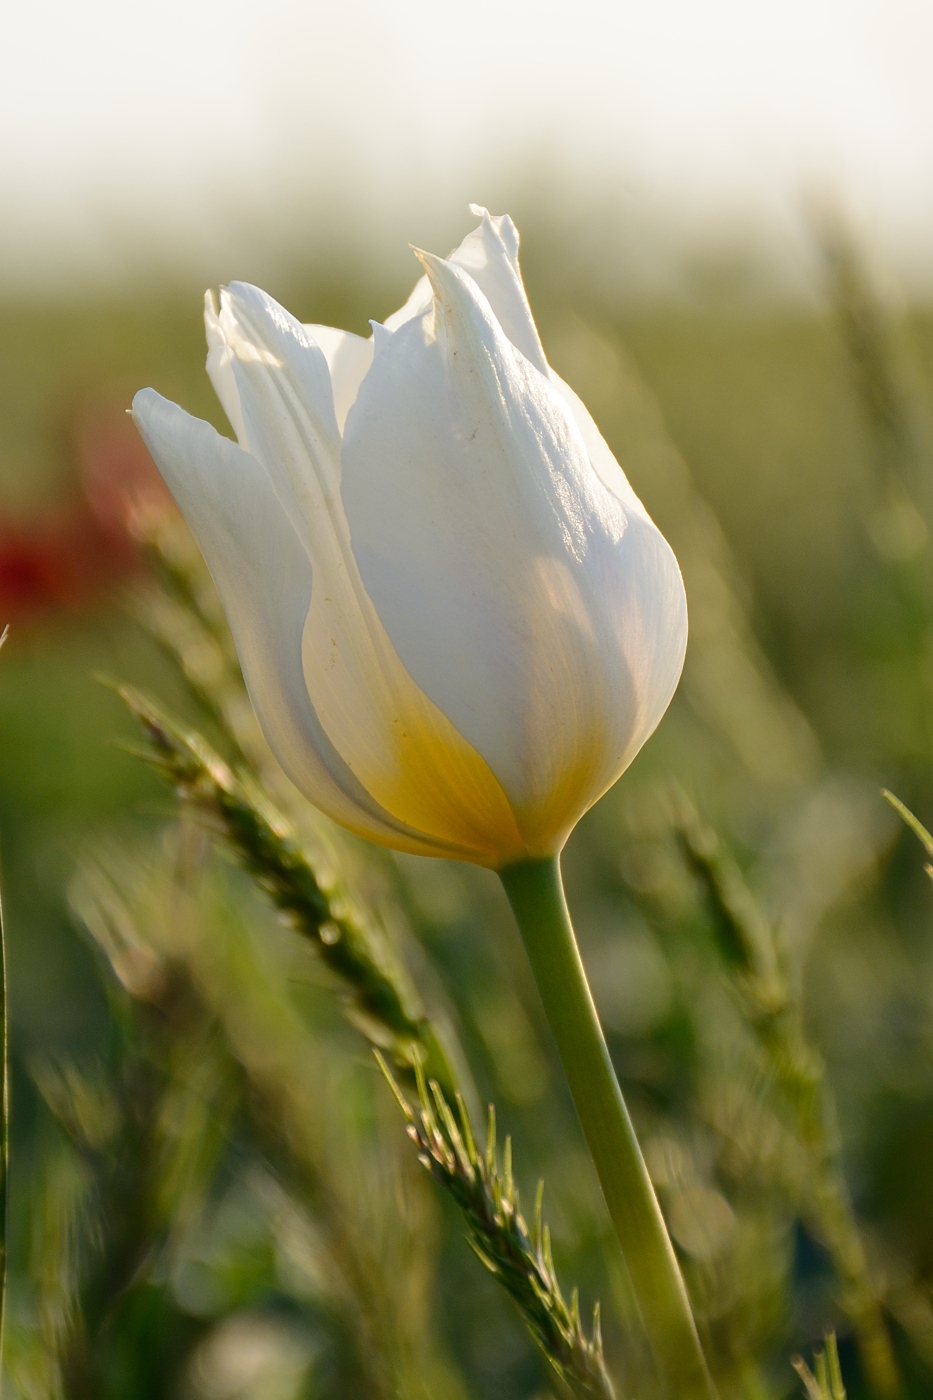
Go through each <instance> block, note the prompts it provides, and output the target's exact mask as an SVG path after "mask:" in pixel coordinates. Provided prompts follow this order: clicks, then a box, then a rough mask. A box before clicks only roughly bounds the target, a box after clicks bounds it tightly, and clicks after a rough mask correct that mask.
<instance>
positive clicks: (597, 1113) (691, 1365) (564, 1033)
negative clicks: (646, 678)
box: [499, 856, 715, 1400]
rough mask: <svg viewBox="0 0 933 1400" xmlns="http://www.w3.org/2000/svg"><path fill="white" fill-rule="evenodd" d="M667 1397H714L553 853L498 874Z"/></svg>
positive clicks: (697, 1399)
mask: <svg viewBox="0 0 933 1400" xmlns="http://www.w3.org/2000/svg"><path fill="white" fill-rule="evenodd" d="M499 878H500V879H501V880H502V883H503V885H504V887H505V892H506V894H507V895H508V898H509V903H510V904H511V906H512V910H513V912H514V914H515V918H516V921H517V923H518V927H519V929H520V930H521V935H522V938H523V940H524V943H525V948H526V950H527V952H528V958H529V961H530V962H531V967H532V971H533V972H534V976H535V981H536V982H537V984H538V991H539V993H540V995H541V1000H542V1002H543V1004H544V1010H545V1013H546V1015H547V1018H548V1022H549V1024H550V1027H551V1031H552V1033H553V1035H554V1039H555V1041H556V1042H557V1049H558V1052H559V1053H560V1057H561V1061H562V1062H563V1066H564V1072H565V1073H566V1075H567V1079H568V1081H569V1084H570V1092H571V1093H572V1095H573V1100H574V1103H575V1105H576V1109H577V1114H578V1116H579V1119H580V1125H581V1127H582V1128H583V1135H584V1137H585V1138H586V1142H587V1146H588V1147H589V1149H590V1153H591V1154H592V1157H593V1162H594V1163H595V1166H596V1171H597V1174H598V1175H599V1180H600V1184H601V1185H602V1188H603V1195H604V1196H605V1198H606V1204H607V1206H608V1207H609V1214H610V1216H611V1217H612V1223H613V1225H614V1226H615V1230H616V1234H617V1235H618V1237H619V1243H620V1245H621V1246H622V1253H623V1255H624V1257H625V1263H626V1266H627V1268H628V1272H629V1276H630V1278H631V1281H632V1287H633V1289H634V1292H635V1296H636V1298H637V1300H638V1307H639V1311H640V1313H641V1317H642V1321H643V1323H644V1327H645V1331H646V1333H647V1334H648V1338H649V1340H650V1342H651V1345H652V1348H653V1350H654V1353H655V1357H656V1360H657V1364H658V1368H659V1370H660V1373H661V1376H662V1378H663V1380H664V1382H665V1386H666V1391H667V1394H668V1396H669V1397H670V1400H675V1397H676V1400H714V1397H715V1390H714V1387H713V1383H712V1380H711V1379H710V1374H709V1371H708V1369H707V1366H706V1361H705V1359H704V1356H703V1350H702V1348H701V1346H700V1339H699V1336H698V1335H697V1329H696V1323H695V1322H694V1320H693V1314H692V1312H691V1310H690V1302H689V1300H688V1298H687V1291H686V1289H685V1287H684V1282H683V1278H682V1277H681V1273H680V1268H679V1267H678V1264H677V1259H676V1258H675V1255H674V1250H673V1247H672V1245H671V1242H670V1238H669V1236H668V1233H667V1229H666V1227H665V1224H664V1218H663V1216H662V1215H661V1209H660V1206H659V1205H658V1200H657V1197H656V1196H655V1194H654V1187H653V1186H652V1185H651V1180H650V1178H649V1176H648V1171H647V1168H646V1167H645V1162H644V1158H643V1157H642V1155H641V1149H640V1148H639V1146H638V1140H637V1138H636V1137H635V1130H634V1128H633V1127H632V1120H631V1119H630V1117H629V1114H628V1109H627V1108H626V1106H625V1100H624V1099H623V1098H622V1091H621V1089H620V1088H619V1083H618V1080H617V1079H616V1076H615V1071H614V1070H613V1068H612V1061H611V1060H610V1058H609V1051H608V1049H607V1048H606V1041H605V1038H604V1036H603V1033H602V1028H601V1027H600V1024H599V1018H598V1016H597V1014H596V1007H595V1006H594V1004H593V998H592V995H591V993H590V989H589V984H588V983H587V980H586V973H585V971H584V969H583V963H582V961H581V958H580V950H579V949H578V947H577V941H576V938H575V937H574V932H573V925H572V924H571V922H570V914H569V912H568V909H567V902H566V900H565V898H564V888H563V884H562V882H561V875H560V862H559V859H558V857H556V856H555V857H553V858H549V859H545V860H528V861H521V862H519V863H518V864H517V865H511V866H507V867H506V869H504V870H501V871H500V872H499Z"/></svg>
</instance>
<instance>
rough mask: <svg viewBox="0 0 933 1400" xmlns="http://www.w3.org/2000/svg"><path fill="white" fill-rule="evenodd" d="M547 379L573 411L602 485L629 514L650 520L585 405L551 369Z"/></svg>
mask: <svg viewBox="0 0 933 1400" xmlns="http://www.w3.org/2000/svg"><path fill="white" fill-rule="evenodd" d="M548 378H549V379H550V381H551V383H552V384H553V385H554V388H555V389H556V390H557V392H558V394H560V396H561V398H562V399H563V401H564V403H565V404H566V405H567V407H568V408H569V409H570V412H571V414H572V415H573V421H574V422H575V423H576V425H577V428H578V429H579V431H580V436H581V437H582V439H583V441H584V443H585V444H586V451H587V455H588V457H589V459H590V462H591V463H592V466H593V470H594V471H595V473H596V475H597V476H598V477H599V479H600V481H601V482H602V483H603V485H604V486H605V487H606V488H607V490H609V491H611V492H612V494H613V495H614V496H618V498H619V500H620V501H621V502H622V504H623V505H624V506H625V507H626V508H627V509H628V510H631V511H634V512H635V513H636V514H638V515H641V516H644V518H645V519H646V520H650V516H649V515H648V512H647V511H646V510H645V507H644V506H643V505H642V503H641V501H640V500H639V499H638V497H637V496H636V495H635V492H634V491H633V490H632V488H631V486H630V484H629V479H628V477H627V476H626V475H625V472H624V471H623V470H622V468H621V467H620V466H619V463H618V462H617V461H616V459H615V455H614V453H613V451H612V448H611V447H610V446H609V444H608V442H607V441H606V439H605V438H604V437H603V435H602V433H601V432H600V431H599V429H598V428H597V426H596V424H595V422H594V421H593V418H592V416H591V414H590V411H589V409H588V408H587V407H586V404H585V403H584V402H583V400H582V399H581V398H580V397H579V395H578V394H575V393H574V391H573V390H572V389H571V387H570V385H569V384H565V382H564V381H563V379H561V377H560V375H559V374H557V373H555V371H554V370H553V369H551V368H550V366H548Z"/></svg>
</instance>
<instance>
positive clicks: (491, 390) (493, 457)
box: [342, 221, 686, 853]
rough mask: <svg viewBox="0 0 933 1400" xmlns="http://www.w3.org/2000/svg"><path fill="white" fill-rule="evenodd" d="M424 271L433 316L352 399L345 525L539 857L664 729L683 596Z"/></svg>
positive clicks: (463, 312) (455, 286)
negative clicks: (654, 732)
mask: <svg viewBox="0 0 933 1400" xmlns="http://www.w3.org/2000/svg"><path fill="white" fill-rule="evenodd" d="M484 224H485V221H484ZM507 251H508V250H507V249H506V252H507ZM422 261H423V263H424V264H425V266H426V269H427V272H428V275H429V277H430V279H431V282H432V284H433V289H434V297H435V299H434V304H433V307H432V309H430V310H428V311H425V312H423V313H422V314H421V315H420V316H417V317H415V318H414V319H412V320H410V321H408V322H407V323H405V324H403V325H401V326H400V327H399V328H398V329H396V330H395V333H394V334H393V335H392V336H391V338H390V339H389V340H388V341H387V343H386V345H385V346H384V348H382V349H381V350H380V353H379V354H378V355H377V357H376V359H375V361H374V363H373V367H372V369H371V370H370V371H369V373H368V374H367V376H366V378H365V379H364V381H363V384H362V386H361V388H360V392H359V395H358V398H357V401H356V403H355V405H354V407H353V409H352V410H351V411H350V414H349V417H348V419H347V425H346V430H345V436H344V448H343V479H342V494H343V501H344V507H345V509H346V512H347V518H348V520H349V524H350V529H351V535H352V541H353V549H354V553H355V556H356V560H357V563H358V566H359V569H360V572H361V574H362V577H363V580H364V583H365V585H366V588H367V590H368V592H369V595H370V597H371V598H372V599H373V601H374V603H375V605H376V608H377V609H378V612H379V616H380V618H381V620H382V622H383V623H384V625H385V627H386V629H387V631H388V633H389V636H390V637H391V639H392V642H393V643H394V645H395V647H396V649H397V651H398V653H399V655H400V656H401V658H402V661H403V662H404V664H405V666H406V667H407V669H408V671H409V672H410V673H411V675H412V676H413V677H414V679H415V681H416V682H417V683H418V685H419V686H420V687H421V689H422V690H423V691H424V692H425V693H426V694H427V695H429V696H430V698H431V699H432V700H433V701H434V702H435V704H436V705H437V706H438V707H439V708H440V709H441V710H442V711H443V712H444V714H446V715H447V716H449V718H450V719H451V720H452V722H453V724H454V725H455V726H456V728H457V730H458V731H459V732H460V733H461V734H462V735H463V736H464V738H465V739H466V740H467V741H468V742H469V743H470V744H471V745H472V746H473V747H474V748H475V749H476V750H477V751H478V752H479V753H480V754H481V755H482V756H483V758H485V759H486V761H487V762H488V764H489V766H490V768H491V769H492V771H493V773H494V774H495V776H496V777H497V778H498V780H499V781H500V783H501V784H502V787H503V788H504V790H505V792H506V794H507V796H508V798H509V800H510V802H511V804H512V807H513V810H514V811H515V812H516V816H517V817H518V821H519V826H520V827H521V829H522V834H523V837H524V838H525V841H526V844H527V846H528V848H529V850H532V851H540V852H541V853H545V852H547V851H551V850H554V849H557V848H559V845H560V844H561V843H562V841H563V839H565V837H566V835H567V833H568V832H569V830H570V829H572V827H573V825H574V824H575V822H576V821H577V820H578V818H579V816H580V815H581V814H582V812H583V811H585V810H586V809H587V807H589V806H590V805H591V804H592V802H593V801H595V800H596V798H597V797H598V796H599V795H600V794H601V793H602V792H603V791H605V789H606V788H607V787H608V786H609V785H610V784H611V783H612V782H614V781H615V779H616V777H618V775H619V773H620V772H622V770H623V769H624V768H625V767H626V766H627V764H628V763H629V762H630V761H631V759H632V758H633V757H634V755H635V753H636V752H637V751H638V749H639V748H640V747H641V745H642V743H643V742H644V741H645V739H646V738H647V737H648V735H649V734H650V733H651V731H652V730H653V728H654V727H655V725H656V724H657V722H658V720H659V719H660V717H661V715H662V714H663V712H664V710H665V708H666V706H667V704H668V702H669V700H670V697H671V695H672V694H673V690H674V687H675V685H676V683H677V680H678V678H679V675H680V670H681V666H682V663H683V654H684V647H685V643H686V608H685V600H684V594H683V585H682V583H681V579H680V573H679V570H678V568H677V563H676V560H675V559H674V557H673V554H672V553H671V551H670V549H669V547H668V546H667V544H666V542H665V541H664V540H663V538H662V537H661V535H660V534H659V532H658V531H657V530H656V529H655V527H654V526H653V525H652V524H651V523H650V521H648V519H647V517H646V516H645V515H644V513H643V512H642V511H640V510H639V511H636V510H634V509H628V508H626V505H625V504H624V503H623V501H622V500H621V499H620V497H619V495H618V494H617V493H615V492H613V491H611V490H610V489H608V488H607V487H606V485H605V484H604V483H603V481H602V479H601V476H600V475H599V474H598V473H597V472H596V471H595V470H594V467H593V465H592V464H591V462H590V459H589V456H588V452H587V447H586V444H585V443H584V440H583V437H582V436H581V432H580V430H579V428H578V427H577V425H576V423H575V421H574V417H573V415H572V413H571V412H570V410H569V408H568V406H567V404H566V403H565V401H564V398H563V397H562V396H561V395H560V394H559V392H558V391H557V389H556V388H555V387H554V386H553V385H552V384H551V382H550V379H549V377H547V376H546V374H545V373H542V372H541V370H540V369H539V368H537V367H536V366H535V365H534V364H533V363H531V362H530V361H529V359H528V358H526V357H525V356H524V355H523V354H521V353H520V352H519V351H517V350H516V348H515V346H514V344H513V343H512V342H511V341H510V340H509V339H508V338H507V337H506V335H505V334H504V333H503V331H502V329H501V327H500V326H499V324H498V322H497V320H496V317H495V316H494V315H493V312H492V310H491V308H490V305H489V302H488V300H487V298H486V297H485V296H484V295H483V293H482V291H481V290H480V289H479V287H478V286H477V283H476V282H475V281H474V280H473V278H472V277H471V276H469V275H467V274H465V273H464V271H463V270H462V269H461V268H460V267H458V266H457V265H456V263H455V262H454V261H453V260H451V261H449V262H445V261H443V260H441V259H436V258H431V257H428V256H427V255H422ZM607 451H608V449H607ZM620 474H621V473H620Z"/></svg>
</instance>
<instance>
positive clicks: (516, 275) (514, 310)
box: [385, 204, 548, 374]
mask: <svg viewBox="0 0 933 1400" xmlns="http://www.w3.org/2000/svg"><path fill="white" fill-rule="evenodd" d="M470 212H471V213H472V214H478V215H480V216H481V218H482V222H481V223H480V225H479V227H478V228H475V229H473V230H472V231H471V232H470V233H468V234H467V236H466V238H464V240H463V242H462V243H461V244H460V247H459V248H457V249H456V251H455V252H453V253H451V255H450V257H449V258H448V259H447V261H448V262H451V263H453V264H454V266H455V267H460V268H462V269H463V271H464V272H468V273H469V274H470V276H471V277H472V278H473V281H474V282H475V283H476V285H477V286H478V287H479V289H480V291H481V292H482V293H483V295H484V296H485V298H486V300H487V301H488V302H489V305H490V306H491V307H492V310H493V314H494V316H495V318H496V320H497V321H498V322H499V325H500V326H501V327H502V329H503V330H504V331H505V334H506V335H507V336H508V338H509V340H510V341H511V342H512V344H513V345H514V346H515V348H516V350H520V351H521V352H522V354H523V355H524V356H525V358H526V359H527V360H530V361H531V363H532V364H533V365H534V366H535V367H536V368H537V369H539V370H540V371H541V373H542V374H547V372H548V367H547V360H546V359H545V357H544V351H543V349H542V348H541V341H540V338H539V336H538V328H537V326H536V325H535V323H534V317H533V316H532V314H531V307H530V306H529V305H528V297H527V296H526V295H525V287H524V284H523V282H522V276H521V272H520V271H519V267H518V229H517V228H516V227H515V225H514V224H513V223H512V220H511V219H510V218H509V216H508V214H496V215H493V214H490V213H489V211H488V210H487V209H484V208H483V207H482V205H479V204H471V205H470ZM433 296H434V293H433V291H432V290H431V284H430V281H429V279H428V278H427V277H422V278H421V279H420V281H419V282H418V283H417V284H416V285H415V289H414V291H413V292H412V294H411V296H410V297H409V298H408V300H407V302H406V303H405V305H404V306H403V307H401V309H400V310H398V311H396V312H394V313H393V315H391V316H390V317H389V318H388V320H387V321H386V323H385V324H386V326H387V327H388V329H389V330H391V331H394V330H398V329H399V327H400V326H403V325H405V323H406V322H407V321H410V320H412V319H413V318H414V317H415V316H419V315H420V314H421V313H422V312H423V311H426V310H427V309H428V307H430V305H431V302H432V300H433Z"/></svg>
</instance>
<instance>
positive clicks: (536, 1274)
mask: <svg viewBox="0 0 933 1400" xmlns="http://www.w3.org/2000/svg"><path fill="white" fill-rule="evenodd" d="M376 1054H377V1057H378V1059H379V1063H380V1065H381V1067H382V1070H383V1073H384V1074H385V1076H386V1078H387V1079H388V1081H389V1083H390V1085H391V1086H392V1089H393V1091H394V1093H395V1096H396V1098H397V1100H398V1104H399V1107H400V1108H401V1110H402V1113H403V1115H404V1117H405V1121H406V1124H407V1126H408V1134H409V1137H410V1138H411V1140H412V1142H414V1144H415V1146H416V1147H417V1149H418V1159H419V1161H420V1162H421V1164H422V1166H424V1167H425V1168H426V1170H427V1171H429V1172H430V1173H431V1175H432V1176H433V1178H434V1180H435V1181H438V1182H440V1184H441V1186H443V1187H444V1189H445V1191H447V1192H449V1194H450V1195H451V1196H452V1197H453V1199H454V1200H455V1201H456V1202H457V1205H458V1206H459V1207H460V1209H461V1210H462V1211H463V1213H464V1215H465V1216H466V1219H467V1224H468V1226H469V1229H470V1243H471V1244H472V1246H473V1249H474V1250H475V1252H476V1255H477V1257H478V1258H479V1260H480V1262H481V1263H482V1264H484V1265H485V1266H486V1268H487V1269H488V1270H489V1272H490V1273H491V1274H494V1275H495V1276H496V1278H497V1279H499V1281H500V1282H501V1284H502V1286H503V1288H505V1290H506V1292H507V1293H508V1294H509V1295H510V1296H511V1297H512V1298H513V1299H514V1300H515V1302H516V1303H517V1304H518V1307H519V1309H520V1311H521V1314H522V1317H523V1318H524V1319H525V1322H526V1323H527V1325H528V1328H529V1330H530V1331H531V1334H532V1336H533V1337H534V1338H535V1340H536V1341H537V1343H538V1345H539V1346H540V1348H541V1350H542V1352H543V1353H544V1355H545V1356H546V1357H547V1359H548V1361H549V1362H550V1364H551V1366H552V1367H553V1368H554V1370H555V1371H556V1372H557V1374H558V1375H559V1376H560V1378H561V1379H562V1380H563V1381H565V1382H566V1383H567V1384H568V1385H569V1387H570V1389H571V1390H572V1392H573V1394H574V1395H576V1396H579V1397H581V1400H589V1397H599V1398H600V1400H613V1397H614V1394H615V1392H614V1391H613V1388H612V1384H611V1382H610V1380H609V1377H608V1375H607V1374H606V1366H605V1362H604V1360H603V1341H602V1332H601V1329H600V1322H599V1304H597V1305H596V1307H595V1309H594V1312H593V1330H592V1334H591V1336H590V1337H587V1336H586V1333H585V1332H584V1330H583V1326H582V1324H581V1321H580V1295H579V1293H578V1292H577V1290H576V1289H574V1291H573V1295H572V1297H571V1301H570V1305H569V1307H568V1305H567V1303H566V1302H565V1300H564V1296H563V1294H562V1293H561V1290H560V1284H559V1283H558V1281H557V1274H556V1273H555V1270H554V1257H553V1253H552V1250H551V1232H550V1229H549V1228H548V1226H547V1225H546V1224H545V1223H544V1217H543V1203H544V1182H543V1181H541V1182H539V1183H538V1192H537V1195H536V1197H535V1213H534V1225H533V1227H532V1229H531V1231H529V1229H528V1226H527V1225H526V1224H525V1220H524V1217H523V1216H522V1213H521V1207H520V1204H519V1194H518V1189H517V1187H516V1185H515V1180H514V1177H513V1175H512V1139H511V1138H506V1140H505V1151H504V1161H503V1166H502V1168H501V1170H500V1167H499V1161H498V1155H497V1151H496V1111H495V1108H494V1107H493V1106H492V1105H491V1104H490V1106H489V1119H488V1126H487V1131H486V1149H485V1151H484V1152H479V1151H478V1149H477V1147H476V1140H475V1138H474V1135H473V1126H472V1124H471V1122H470V1115H469V1113H468V1112H467V1107H466V1104H465V1103H464V1101H463V1097H462V1095H460V1094H458V1095H457V1096H456V1103H455V1108H451V1105H450V1104H449V1103H448V1102H447V1099H446V1098H445V1097H444V1091H443V1089H442V1088H441V1086H440V1084H438V1082H437V1080H436V1079H430V1080H426V1079H425V1076H424V1073H423V1071H422V1069H421V1067H420V1066H419V1067H418V1102H419V1109H418V1111H417V1112H416V1111H415V1110H414V1109H413V1108H412V1107H411V1105H410V1104H409V1102H408V1100H407V1099H406V1098H405V1096H404V1094H403V1093H402V1091H401V1089H400V1088H399V1087H398V1085H397V1084H396V1082H395V1080H394V1079H393V1078H392V1075H391V1073H390V1071H389V1069H388V1066H387V1065H386V1063H385V1061H384V1060H383V1059H382V1057H381V1055H379V1053H378V1051H377V1052H376Z"/></svg>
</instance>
